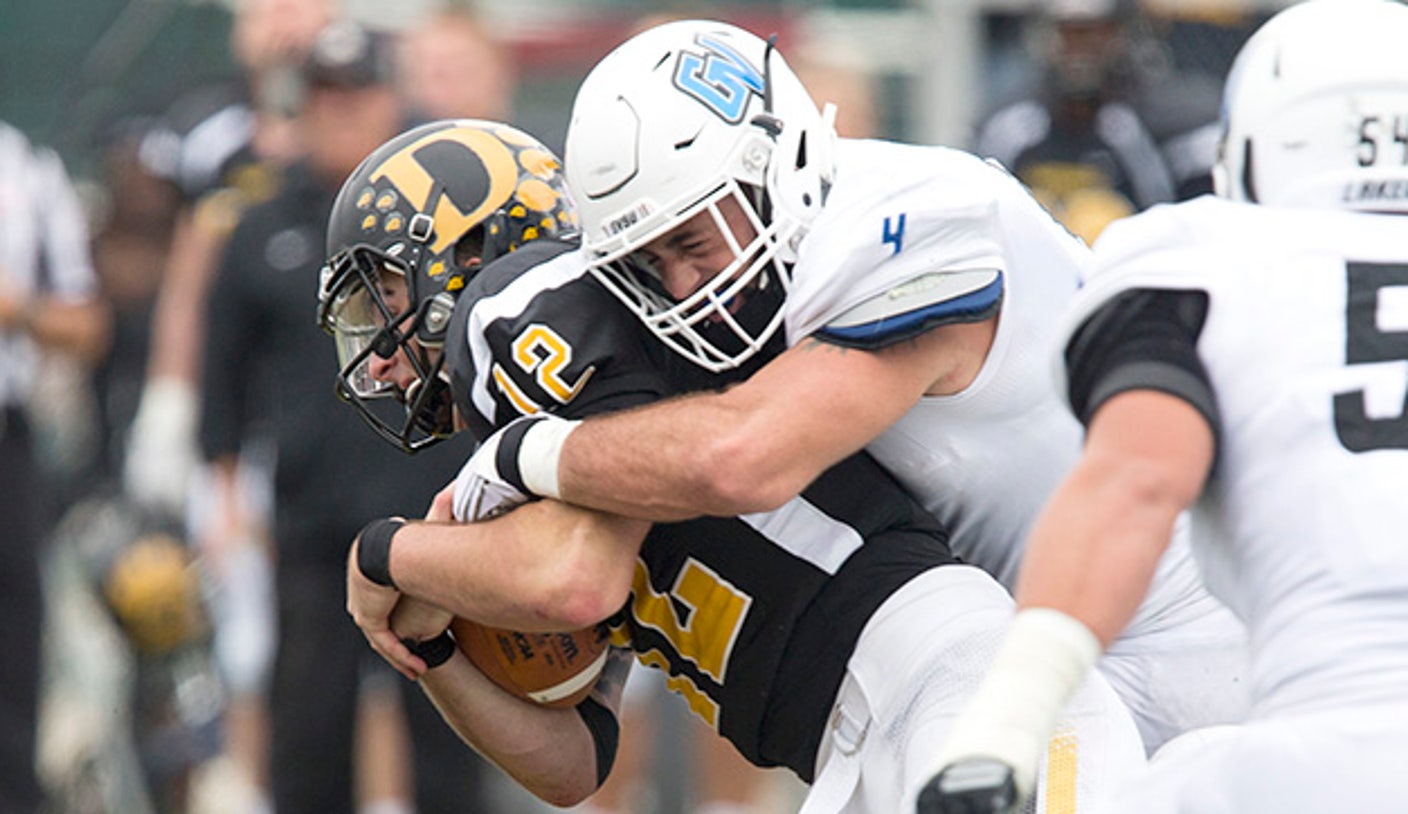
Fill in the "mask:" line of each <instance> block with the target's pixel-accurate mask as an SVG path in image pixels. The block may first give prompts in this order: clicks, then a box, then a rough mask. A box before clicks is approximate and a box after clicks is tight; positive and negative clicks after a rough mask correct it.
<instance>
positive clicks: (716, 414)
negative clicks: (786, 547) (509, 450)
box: [520, 323, 991, 520]
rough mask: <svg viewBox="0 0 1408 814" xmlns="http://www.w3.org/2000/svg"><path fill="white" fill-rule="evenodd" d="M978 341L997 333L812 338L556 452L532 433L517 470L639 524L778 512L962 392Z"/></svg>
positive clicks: (601, 424)
mask: <svg viewBox="0 0 1408 814" xmlns="http://www.w3.org/2000/svg"><path fill="white" fill-rule="evenodd" d="M975 334H976V335H980V336H987V337H989V338H990V335H991V324H990V323H979V324H976V325H955V326H948V327H944V328H936V329H934V330H931V331H929V332H928V333H925V334H923V335H921V336H919V337H917V338H915V339H911V340H906V341H903V342H900V343H898V344H895V345H892V346H888V347H885V348H881V349H878V350H856V349H850V348H845V347H841V346H839V345H834V344H830V343H826V342H822V341H819V340H816V339H807V340H804V341H802V342H801V343H799V344H798V345H797V346H795V347H793V348H790V349H788V350H787V351H786V352H785V353H783V354H782V355H780V356H778V357H777V358H776V359H774V360H772V361H771V362H769V363H768V364H767V365H765V366H764V367H763V368H762V369H761V370H759V371H758V372H757V373H756V374H754V375H753V376H752V377H751V378H749V379H748V380H747V381H745V382H743V383H741V384H738V385H736V386H734V387H731V388H729V389H728V390H725V391H723V392H720V393H709V394H703V395H695V396H688V397H684V398H678V399H672V400H670V401H666V402H662V403H660V404H656V405H651V406H648V407H643V408H640V409H637V410H631V411H627V412H624V413H618V414H614V415H610V416H604V417H601V418H592V419H588V420H586V421H584V422H582V424H580V425H579V426H577V427H576V428H575V429H574V430H572V431H571V433H570V434H568V435H567V436H566V439H565V441H564V442H563V443H562V444H561V446H560V447H558V449H556V450H547V451H542V450H534V449H533V440H532V439H533V435H532V433H530V434H529V436H528V438H527V439H525V442H524V446H523V449H522V453H521V457H520V463H521V468H522V469H523V472H524V476H525V480H526V481H527V485H528V486H529V488H530V489H533V490H534V491H537V489H538V488H539V486H540V485H539V484H537V483H535V482H533V480H532V479H531V477H530V476H531V474H532V470H533V467H534V466H535V463H536V465H538V466H544V465H547V466H550V465H551V464H552V463H553V462H556V469H555V473H556V481H557V487H558V493H559V494H560V496H561V497H562V498H563V499H564V500H567V501H570V502H572V503H577V504H581V505H588V506H593V507H596V508H600V509H603V510H606V511H612V512H616V513H619V514H627V515H631V516H636V517H649V518H652V519H656V520H678V519H685V518H689V517H695V516H698V515H704V514H707V515H716V516H728V515H737V514H748V513H752V512H758V511H766V510H770V509H774V508H776V507H778V506H780V505H781V504H782V503H784V502H786V501H787V500H789V499H790V498H792V497H794V496H796V495H797V494H798V493H800V492H801V491H802V490H803V489H804V488H806V486H807V485H808V484H810V483H811V482H812V480H814V479H815V478H816V476H817V475H819V474H820V473H821V472H822V471H824V470H825V469H826V468H827V467H829V466H831V465H832V464H834V463H836V462H837V461H839V460H841V459H842V458H844V457H845V456H847V455H850V454H852V453H854V452H856V451H857V450H859V449H861V448H862V447H864V446H865V445H866V444H867V443H869V442H870V441H871V440H872V439H873V438H875V437H876V436H877V435H879V434H880V433H881V432H883V431H884V430H885V428H887V427H889V426H890V425H891V424H893V423H894V422H895V421H896V420H898V419H899V417H900V416H901V415H903V414H904V413H905V412H906V411H907V410H909V408H910V407H912V406H913V405H914V404H915V403H916V402H917V401H918V400H919V398H920V397H921V396H922V395H924V394H925V393H926V392H938V391H939V390H940V389H946V388H950V387H954V388H955V389H959V388H961V386H962V385H966V383H967V380H966V378H965V377H971V373H976V370H977V368H978V367H980V366H981V359H982V357H983V354H984V353H985V352H986V349H987V346H986V344H984V342H985V341H986V340H982V339H979V340H976V345H977V346H978V347H976V348H975V339H974V335H975ZM973 350H976V354H975V353H973V352H972V351H973ZM975 355H976V359H977V362H976V364H975V363H973V361H972V360H973V359H974V357H975ZM970 371H971V373H970ZM955 380H962V381H961V382H959V383H958V384H957V386H956V387H955ZM559 451H560V457H557V456H556V454H555V453H557V452H559ZM539 462H540V463H539ZM546 491H547V492H548V493H552V490H551V489H548V490H546Z"/></svg>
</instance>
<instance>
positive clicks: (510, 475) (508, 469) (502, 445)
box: [494, 416, 547, 497]
mask: <svg viewBox="0 0 1408 814" xmlns="http://www.w3.org/2000/svg"><path fill="white" fill-rule="evenodd" d="M546 420H547V418H546V417H544V416H523V417H522V418H516V419H514V420H513V421H512V422H511V423H509V424H508V425H506V426H505V427H504V431H503V435H502V436H501V437H500V438H499V448H498V449H496V450H494V452H495V455H494V467H495V468H496V469H498V471H499V476H500V477H502V478H503V479H504V481H505V482H507V483H508V485H510V486H512V487H513V488H515V489H517V490H518V491H520V492H522V493H523V494H525V495H529V496H532V497H536V495H534V494H533V492H532V491H530V490H529V489H528V487H527V485H525V484H524V483H523V473H522V471H521V470H519V468H518V450H519V448H520V447H522V446H523V436H525V435H527V434H528V430H530V429H532V428H533V425H534V424H537V423H538V422H539V421H546Z"/></svg>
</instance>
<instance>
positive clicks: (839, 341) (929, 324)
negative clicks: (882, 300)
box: [816, 275, 1003, 348]
mask: <svg viewBox="0 0 1408 814" xmlns="http://www.w3.org/2000/svg"><path fill="white" fill-rule="evenodd" d="M1002 290H1003V287H1002V277H1001V276H1000V275H999V276H998V277H997V279H995V280H993V281H992V282H990V283H988V284H987V285H985V286H983V287H982V288H979V289H978V290H976V291H971V292H969V293H967V294H964V295H962V296H959V297H954V298H953V299H950V300H944V301H942V302H936V303H932V304H930V305H925V306H923V307H920V308H916V309H914V310H913V311H906V312H904V313H901V314H895V315H893V316H886V317H884V318H882V319H877V320H874V321H872V322H863V323H860V324H857V325H846V326H841V327H837V326H831V325H828V326H825V327H823V328H821V329H820V330H818V331H817V332H816V337H817V338H818V339H821V340H824V341H826V342H831V343H833V344H836V345H843V346H845V347H852V348H881V347H885V346H886V345H892V344H894V343H896V342H901V341H903V340H906V339H913V338H914V337H916V336H919V335H920V334H922V333H924V332H926V331H928V330H930V329H932V328H937V327H939V326H941V325H953V324H958V323H964V322H978V321H980V320H983V319H987V318H988V317H990V316H992V315H993V314H994V313H996V311H997V307H998V305H999V304H1000V303H1001V302H1002Z"/></svg>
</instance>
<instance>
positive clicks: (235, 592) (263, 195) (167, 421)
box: [124, 0, 333, 811]
mask: <svg viewBox="0 0 1408 814" xmlns="http://www.w3.org/2000/svg"><path fill="white" fill-rule="evenodd" d="M332 3H333V0H238V2H236V3H235V4H234V6H233V14H234V17H233V21H232V26H231V32H230V38H231V39H230V48H231V51H232V53H233V55H234V56H235V58H236V61H237V63H238V64H239V66H240V68H241V70H242V75H241V76H239V77H238V78H237V80H236V82H235V83H233V84H232V85H230V86H222V87H211V88H201V89H199V90H197V91H195V92H193V93H192V94H190V95H189V96H188V97H186V98H183V99H181V100H178V101H177V103H176V104H174V105H173V106H172V108H171V110H170V111H169V112H168V114H167V116H166V118H167V127H166V129H165V131H164V132H156V133H152V134H151V135H149V136H148V137H147V138H146V139H145V140H144V142H143V144H142V151H141V152H142V159H143V162H144V164H145V165H146V166H148V167H149V168H150V169H152V170H153V171H154V172H156V173H158V174H161V175H163V176H164V177H166V178H168V179H169V180H170V181H172V182H173V183H174V185H175V186H176V187H177V188H178V189H180V190H181V192H182V195H183V198H184V201H185V204H184V206H183V207H182V210H181V212H180V214H179V216H178V219H177V222H176V225H175V228H174V234H173V236H172V240H171V245H170V251H169V254H168V258H167V263H166V266H165V270H164V274H163V277H162V281H161V289H160V293H159V296H158V298H157V301H156V304H155V307H154V310H153V317H152V324H151V342H150V345H149V350H148V354H149V357H148V364H147V369H146V380H145V384H144V386H143V389H142V395H141V399H140V407H139V408H138V411H137V415H136V417H135V419H134V420H133V422H132V425H131V431H130V440H129V443H128V447H127V451H126V456H125V459H124V485H125V487H126V489H127V491H128V493H129V494H130V495H131V496H132V497H134V498H135V499H137V500H138V501H139V502H140V503H141V504H142V505H144V506H146V507H148V508H149V509H154V510H157V511H160V512H164V513H166V514H168V515H171V516H175V517H177V518H180V517H183V516H185V517H186V518H188V519H189V521H190V523H189V526H190V535H191V537H192V538H193V539H195V540H197V541H198V542H199V547H200V556H201V559H202V561H203V563H204V566H205V569H206V571H207V573H209V574H210V575H211V576H212V578H213V579H212V580H211V586H212V589H213V590H212V595H211V600H212V611H213V617H214V622H215V644H216V654H217V657H218V660H219V664H220V667H221V673H222V675H223V677H224V679H225V683H226V685H227V689H228V693H229V698H228V701H227V704H226V711H225V749H226V754H227V756H228V759H227V760H226V761H224V762H223V769H224V772H223V775H221V777H220V780H219V781H218V782H217V783H215V785H216V786H218V787H219V788H220V789H221V792H220V794H221V796H222V797H223V798H225V799H226V801H227V803H226V804H227V805H232V806H234V807H235V808H237V809H240V810H250V811H258V810H260V809H261V807H267V802H266V801H265V798H266V796H267V786H268V777H267V774H268V773H267V764H268V759H267V752H268V738H269V734H268V721H267V711H266V706H265V693H266V691H267V682H268V674H269V671H270V664H271V662H272V658H273V648H274V644H273V640H274V628H275V623H274V620H273V613H274V611H273V599H272V593H273V587H272V575H271V571H272V564H271V559H272V555H271V552H270V551H269V548H270V546H269V544H268V542H267V537H268V531H267V515H268V512H269V508H268V504H269V502H270V501H269V498H268V496H267V492H268V491H269V486H268V483H267V481H268V477H269V476H268V473H267V470H268V469H269V464H268V462H267V459H268V458H269V455H268V454H267V449H266V447H265V446H264V445H261V444H260V443H259V442H258V441H257V439H251V442H250V444H249V445H248V446H247V447H246V448H245V449H244V450H243V453H244V454H243V455H242V456H241V458H240V465H239V466H238V467H232V468H227V469H224V470H218V471H217V470H206V469H204V468H201V467H200V466H199V464H200V461H199V453H198V448H197V443H196V422H197V416H198V411H199V399H198V395H199V394H198V384H199V383H198V377H199V367H200V359H201V352H202V347H203V345H204V335H205V331H204V329H205V325H204V320H203V315H204V313H205V308H206V302H207V298H208V296H209V289H210V285H211V280H212V278H213V277H214V274H215V267H216V264H217V261H218V258H219V256H220V252H221V251H222V249H223V247H224V246H225V243H226V241H227V240H228V239H229V235H230V232H231V231H232V230H233V228H234V225H235V223H236V222H237V221H238V219H239V217H240V215H241V213H242V212H243V211H244V210H245V209H246V208H248V207H249V206H252V205H254V204H256V203H259V202H262V201H265V200H267V199H269V198H270V197H271V196H272V195H273V194H274V193H275V191H276V190H278V188H279V186H280V184H281V177H280V176H281V173H282V169H283V167H284V166H285V165H286V164H288V163H289V162H290V161H291V160H293V159H294V158H295V157H296V156H297V155H298V154H299V153H300V152H301V149H302V148H301V147H300V145H299V136H298V133H297V130H296V125H295V122H294V119H293V117H294V114H295V113H296V111H297V107H298V105H299V101H300V100H299V98H298V95H299V93H300V88H301V86H300V81H299V76H298V69H299V66H300V64H301V63H302V61H303V59H304V57H305V55H306V54H307V51H308V49H309V47H310V46H311V44H312V41H313V38H314V37H315V36H316V34H317V32H318V31H319V30H321V29H322V28H323V27H324V26H326V25H327V24H328V22H329V21H330V20H331V19H332V15H333V5H332ZM207 475H208V476H207ZM188 504H189V505H188Z"/></svg>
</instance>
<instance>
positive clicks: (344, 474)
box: [200, 22, 488, 814]
mask: <svg viewBox="0 0 1408 814" xmlns="http://www.w3.org/2000/svg"><path fill="white" fill-rule="evenodd" d="M391 61H392V55H391V53H390V48H389V43H388V42H387V41H386V40H385V38H384V37H383V36H381V35H378V34H374V33H373V32H370V31H368V30H366V29H364V28H361V27H359V26H357V25H355V24H352V23H350V22H335V23H333V24H331V25H330V26H328V27H326V28H325V29H323V31H321V32H320V33H319V34H318V37H317V38H316V40H315V42H314V44H313V46H312V49H311V51H310V54H309V56H308V58H307V59H306V61H305V64H304V66H303V70H302V71H301V72H300V79H301V81H302V88H301V90H300V93H299V97H300V98H301V100H302V101H301V106H300V108H299V111H298V115H297V117H296V119H295V123H296V125H297V132H298V136H299V140H300V143H302V144H304V145H305V155H304V156H303V158H302V159H300V160H299V161H297V162H295V163H293V164H292V165H290V166H289V167H288V168H287V170H286V171H285V173H284V183H283V186H282V188H281V189H280V190H279V191H278V192H277V193H276V194H275V195H274V196H273V197H272V198H271V199H269V200H268V201H265V202H263V203H260V204H257V205H254V206H252V207H250V208H248V209H246V210H245V211H244V213H243V215H242V216H241V217H240V219H239V222H238V224H237V225H236V227H235V229H234V232H233V233H232V234H231V236H230V238H229V241H228V243H227V244H226V247H225V249H224V251H223V253H222V255H221V260H220V262H219V267H218V269H219V270H218V272H217V275H216V279H215V282H214V286H213V288H212V290H211V292H210V300H209V303H208V307H207V308H206V309H205V311H204V313H205V316H206V321H207V325H206V327H207V330H208V332H209V333H208V336H207V340H206V342H205V343H204V351H205V355H204V360H203V363H202V365H201V371H202V381H203V406H202V410H201V422H200V438H201V445H202V448H203V451H204V453H205V456H206V458H207V459H208V460H210V461H211V462H212V464H213V466H214V467H215V468H216V470H217V471H219V472H221V473H223V475H222V477H223V479H225V480H227V481H228V480H232V479H233V470H234V468H235V466H236V462H237V460H238V455H239V452H240V448H241V445H242V443H243V442H244V440H245V439H247V438H248V437H250V435H251V434H252V433H256V432H259V431H261V430H260V428H261V426H262V427H264V428H266V429H264V430H263V431H266V432H268V433H269V434H270V435H271V436H272V439H273V446H274V450H275V456H276V458H275V460H276V463H275V468H274V473H273V478H274V482H273V485H274V510H273V517H274V534H273V538H274V541H275V548H276V552H277V555H276V563H277V564H276V567H275V569H274V574H275V577H274V580H275V597H276V604H277V631H278V644H277V649H276V651H275V657H274V671H273V678H272V686H271V688H270V697H269V705H270V707H269V708H270V720H271V724H272V730H271V744H270V748H271V753H270V773H271V789H272V796H273V804H274V810H275V811H277V812H278V814H300V812H318V813H319V814H321V812H327V811H349V812H350V811H353V810H355V809H356V806H355V805H354V799H355V794H354V789H355V782H354V773H353V763H354V760H353V753H354V749H353V744H354V730H355V720H356V712H357V702H358V691H359V686H360V684H361V682H360V680H359V679H360V676H361V674H362V671H363V668H364V666H365V665H367V664H379V660H377V659H375V657H374V656H373V655H372V652H371V650H370V649H369V648H368V647H367V646H366V643H365V642H364V641H363V639H362V638H361V635H360V634H359V632H358V631H357V629H356V627H355V626H354V625H353V624H352V623H351V621H350V620H349V619H348V617H347V615H346V612H345V610H344V606H345V597H344V584H343V581H344V570H343V557H344V555H345V553H346V548H347V544H348V541H349V540H351V539H352V538H353V537H354V536H355V535H356V533H357V531H358V529H360V527H361V526H362V525H363V524H364V523H365V522H366V521H367V520H369V519H371V518H372V517H374V516H380V515H385V514H404V515H417V516H418V515H419V514H421V513H423V512H424V510H425V508H426V507H427V506H428V505H429V500H430V497H431V496H433V494H434V493H435V492H436V491H437V490H438V489H439V488H440V487H441V486H443V485H444V484H445V483H446V482H448V481H449V480H450V479H451V478H452V477H453V476H454V474H455V472H456V471H457V469H458V466H459V464H460V463H462V462H463V460H464V459H465V458H466V457H467V455H468V451H469V450H468V449H466V448H464V447H462V446H460V445H457V444H454V443H449V444H442V445H441V446H440V447H437V448H436V449H434V450H431V451H428V452H425V453H422V455H421V456H418V458H417V459H416V460H415V461H410V460H407V459H406V458H405V457H404V456H403V455H402V454H401V453H400V452H398V451H397V450H395V449H392V448H391V447H390V446H388V445H383V444H378V443H376V442H373V441H369V440H368V439H367V437H366V435H365V429H364V428H363V427H361V426H359V419H358V418H357V416H356V414H355V413H354V412H353V411H350V410H347V409H346V408H345V407H344V406H342V405H340V404H338V403H337V401H336V396H335V395H334V389H333V378H334V373H335V371H336V370H337V362H336V358H335V356H334V353H333V351H334V349H333V347H332V343H329V342H327V341H326V338H324V337H321V336H320V335H319V334H318V328H317V326H316V323H315V322H314V320H313V319H312V317H311V316H310V314H309V312H308V311H307V309H306V307H305V304H306V303H307V302H309V301H310V298H312V296H313V293H312V292H314V291H315V290H316V287H317V285H318V271H319V268H320V266H321V261H322V258H323V256H324V243H325V232H326V223H327V213H328V210H329V208H330V207H331V203H332V199H333V196H334V195H335V193H336V192H337V190H338V188H339V187H340V186H341V184H342V181H343V179H344V178H345V177H346V176H347V175H348V174H349V173H350V172H351V171H352V170H353V169H354V168H355V167H356V166H357V164H359V163H360V162H361V160H362V158H363V157H365V156H366V155H367V153H369V152H371V150H372V149H373V148H375V147H376V146H378V145H379V144H381V143H382V142H383V141H385V140H387V139H388V138H390V137H391V136H392V135H395V134H396V133H397V132H400V130H401V129H402V123H403V120H402V116H401V107H400V104H399V101H398V98H397V96H396V93H395V90H394V87H393V85H392V72H391V67H392V65H391ZM310 334H311V335H310ZM320 369H321V370H326V371H328V375H327V378H322V377H317V376H314V377H309V376H308V375H307V371H308V370H320ZM412 464H414V465H412ZM381 669H384V668H381ZM405 686H406V689H407V693H406V698H407V703H408V704H409V705H411V715H410V720H411V727H412V733H413V735H412V739H411V741H412V743H411V745H412V747H413V749H414V752H415V766H416V769H417V771H416V773H415V774H416V783H417V805H418V807H419V808H420V809H421V810H423V811H427V812H430V811H450V810H475V811H483V810H487V809H488V806H487V805H483V804H482V801H480V800H479V799H478V794H479V788H480V783H479V782H478V781H479V775H480V772H479V771H478V769H479V765H480V764H478V763H477V758H476V757H475V756H474V753H473V752H471V751H470V750H469V749H467V748H466V747H464V746H463V745H462V744H461V743H460V742H459V740H458V739H457V737H456V736H455V735H454V733H453V731H452V730H450V729H449V727H447V726H445V725H444V723H443V722H442V721H441V720H439V718H438V715H436V714H435V713H434V711H433V710H432V709H431V708H430V705H429V702H428V701H427V700H426V699H425V698H424V697H423V695H422V694H421V693H420V692H419V690H418V688H416V687H414V686H412V685H405ZM417 710H418V711H417ZM421 722H426V723H428V725H426V726H422V725H421ZM365 802H372V801H364V803H365ZM383 810H386V809H383Z"/></svg>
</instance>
